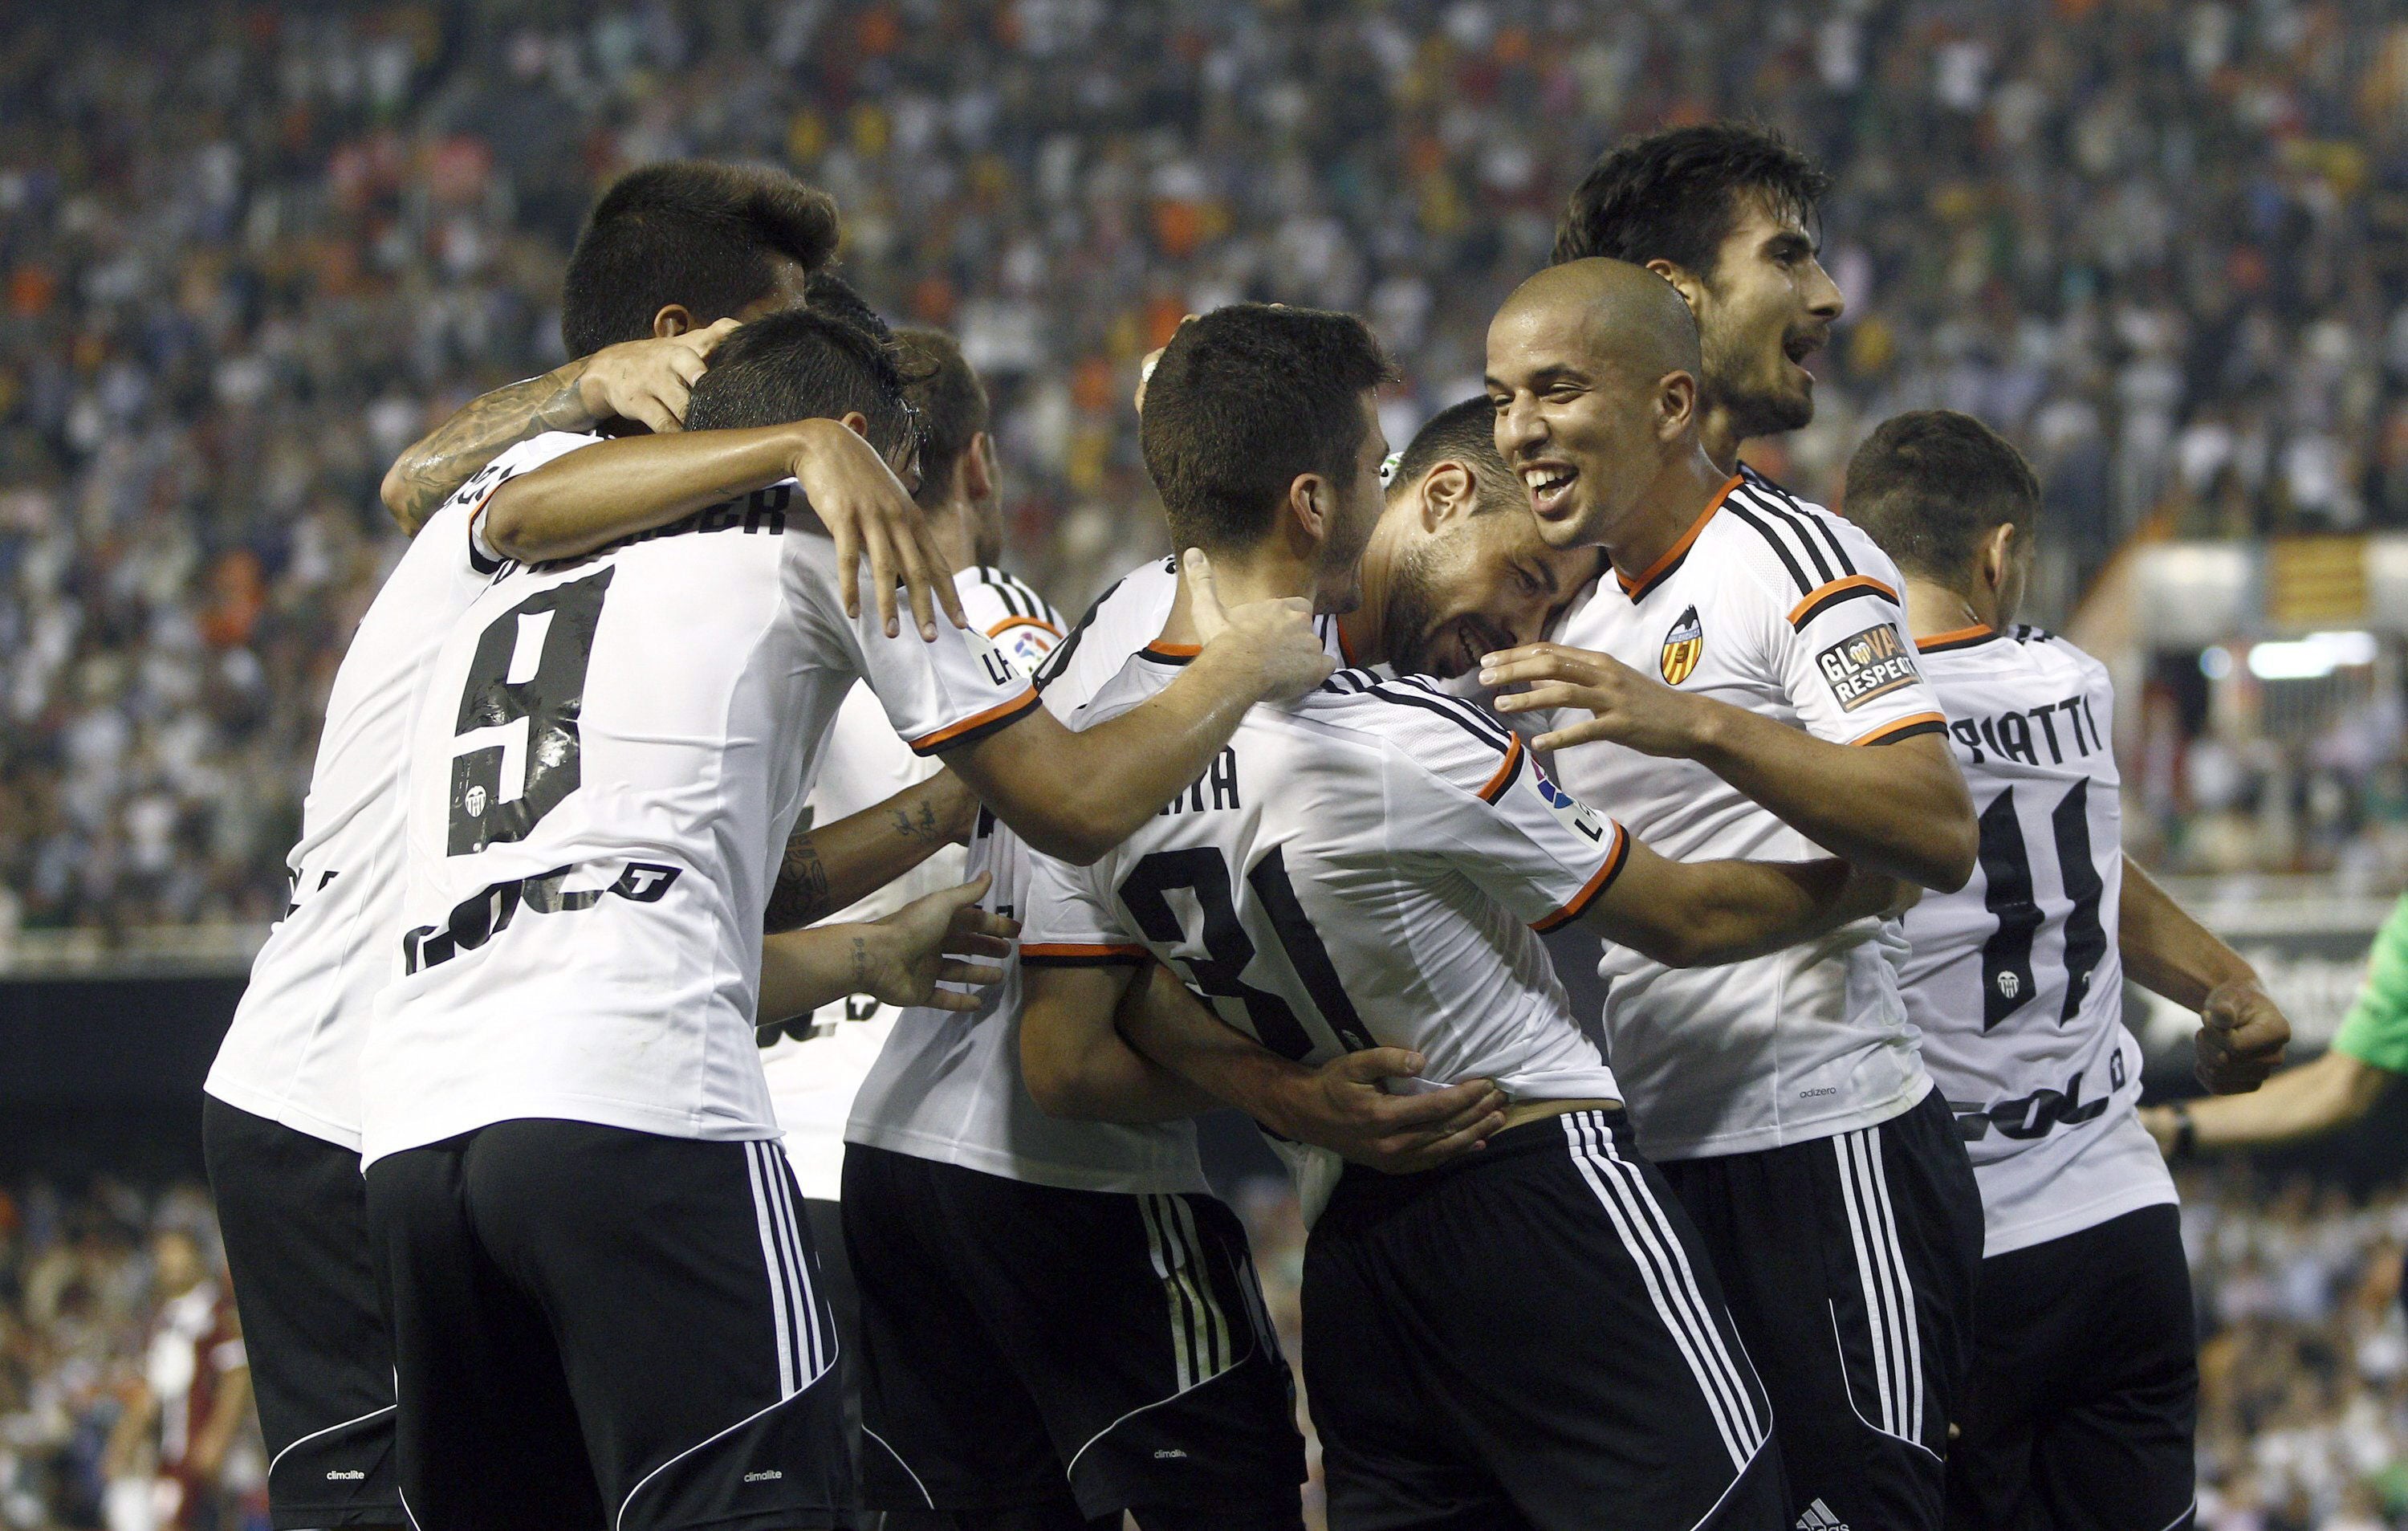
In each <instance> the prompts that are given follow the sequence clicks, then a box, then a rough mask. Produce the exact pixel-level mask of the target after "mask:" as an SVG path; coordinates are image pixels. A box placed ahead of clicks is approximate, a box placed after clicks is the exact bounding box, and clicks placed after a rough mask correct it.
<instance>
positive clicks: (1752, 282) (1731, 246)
mask: <svg viewBox="0 0 2408 1531" xmlns="http://www.w3.org/2000/svg"><path fill="white" fill-rule="evenodd" d="M1829 189H1830V178H1829V177H1828V176H1826V175H1825V174H1824V173H1823V172H1822V171H1821V170H1819V169H1817V168H1815V166H1814V165H1813V162H1811V161H1809V160H1808V159H1807V158H1806V157H1805V156H1804V155H1803V154H1800V153H1799V152H1798V151H1797V150H1795V149H1793V148H1791V147H1790V146H1789V144H1788V143H1787V142H1786V141H1785V140H1784V139H1783V138H1782V137H1781V136H1780V135H1779V134H1776V133H1773V132H1771V131H1770V130H1769V129H1766V128H1761V127H1756V126H1755V125H1753V124H1750V123H1698V124H1695V125H1693V126H1689V127H1675V128H1666V129H1664V130H1663V131H1661V132H1658V133H1651V134H1648V135H1647V136H1645V137H1639V138H1633V139H1630V140H1628V141H1627V142H1625V143H1623V144H1620V145H1618V146H1617V147H1615V148H1614V149H1613V150H1612V151H1611V152H1608V153H1607V154H1606V155H1605V156H1604V157H1603V158H1601V159H1599V160H1598V162H1597V164H1596V165H1595V166H1591V167H1590V169H1589V172H1588V174H1587V175H1585V176H1584V177H1582V178H1581V183H1580V185H1579V186H1578V187H1576V188H1575V189H1574V190H1573V192H1572V195H1571V201H1570V204H1569V205H1568V206H1567V207H1566V208H1565V209H1564V215H1563V219H1562V221H1561V222H1560V223H1559V224H1557V225H1556V228H1555V264H1557V265H1562V264H1564V263H1565V262H1567V261H1575V260H1584V259H1587V258H1589V257H1592V256H1599V255H1601V256H1604V257H1606V258H1607V259H1609V260H1618V261H1627V262H1629V263H1630V264H1632V265H1634V266H1644V267H1647V268H1648V269H1650V270H1652V271H1654V272H1656V274H1657V275H1658V276H1661V277H1662V278H1664V280H1665V281H1667V282H1670V283H1671V284H1672V285H1673V286H1674V287H1676V288H1678V289H1679V290H1680V294H1681V296H1682V297H1683V298H1684V299H1685V300H1686V301H1687V302H1688V305H1689V309H1690V311H1692V312H1694V313H1695V314H1696V315H1697V316H1698V328H1699V332H1700V334H1701V335H1702V337H1703V339H1704V350H1705V355H1704V367H1703V370H1702V371H1701V372H1700V373H1699V378H1698V389H1699V422H1698V436H1699V441H1701V442H1703V444H1704V446H1705V450H1706V455H1707V457H1709V458H1710V459H1712V460H1713V465H1714V466H1715V467H1716V468H1719V469H1722V470H1723V471H1724V472H1726V473H1735V472H1740V471H1742V468H1741V466H1740V461H1739V451H1740V447H1741V444H1742V443H1743V442H1744V441H1747V439H1748V438H1750V437H1752V436H1771V435H1775V434H1777V433H1779V432H1782V431H1788V430H1796V429H1798V428H1799V427H1800V426H1804V425H1806V424H1807V423H1808V422H1809V421H1811V420H1813V418H1814V376H1813V373H1811V372H1809V371H1807V370H1806V368H1805V365H1804V364H1805V360H1806V358H1807V357H1808V356H1810V355H1812V354H1814V352H1815V351H1817V350H1819V349H1820V348H1821V347H1822V346H1823V344H1824V343H1825V342H1826V341H1827V340H1828V339H1829V338H1830V331H1831V325H1834V324H1835V323H1837V322H1838V321H1839V317H1840V313H1841V311H1842V309H1843V308H1844V307H1845V303H1844V301H1843V299H1842V296H1841V294H1840V289H1839V288H1838V287H1837V286H1836V285H1835V284H1833V282H1832V281H1831V278H1830V276H1829V275H1828V273H1827V272H1825V271H1824V269H1823V265H1822V262H1821V261H1819V260H1817V259H1816V258H1815V256H1816V247H1817V245H1818V244H1819V242H1820V230H1819V227H1818V224H1817V221H1816V217H1815V209H1816V206H1817V204H1819V203H1820V202H1821V201H1822V199H1823V195H1824V194H1825V193H1826V192H1828V190H1829Z"/></svg>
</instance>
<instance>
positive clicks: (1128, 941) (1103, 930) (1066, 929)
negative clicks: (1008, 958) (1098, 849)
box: [1020, 851, 1153, 967]
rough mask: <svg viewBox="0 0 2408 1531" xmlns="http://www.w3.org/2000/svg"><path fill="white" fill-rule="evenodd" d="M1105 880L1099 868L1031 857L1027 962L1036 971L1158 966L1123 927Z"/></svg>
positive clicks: (1024, 926) (1024, 942)
mask: <svg viewBox="0 0 2408 1531" xmlns="http://www.w3.org/2000/svg"><path fill="white" fill-rule="evenodd" d="M1110 861H1111V858H1110V857H1107V858H1105V860H1104V862H1102V863H1098V865H1099V866H1100V865H1104V864H1109V862H1110ZM1103 875H1104V874H1102V873H1101V872H1099V871H1098V870H1097V868H1093V867H1077V866H1072V865H1070V864H1069V863H1068V861H1061V860H1056V859H1054V858H1053V857H1051V856H1045V855H1040V854H1039V853H1038V852H1036V851H1030V852H1029V853H1028V896H1027V898H1026V899H1025V901H1023V903H1022V904H1021V926H1020V960H1021V961H1022V962H1024V963H1025V964H1027V965H1029V966H1031V967H1114V966H1122V965H1127V964H1133V963H1139V962H1147V961H1151V960H1153V954H1152V953H1151V952H1150V951H1148V950H1147V948H1146V946H1145V943H1144V942H1142V941H1140V940H1139V939H1138V937H1137V934H1136V932H1132V931H1130V930H1129V929H1128V927H1127V926H1126V925H1125V924H1124V923H1123V922H1122V920H1121V917H1120V915H1119V914H1118V912H1117V911H1116V910H1115V909H1114V908H1113V905H1112V902H1111V898H1110V897H1109V896H1108V895H1107V894H1106V893H1105V892H1104V890H1103V888H1102V887H1101V884H1100V879H1101V877H1102V876H1103Z"/></svg>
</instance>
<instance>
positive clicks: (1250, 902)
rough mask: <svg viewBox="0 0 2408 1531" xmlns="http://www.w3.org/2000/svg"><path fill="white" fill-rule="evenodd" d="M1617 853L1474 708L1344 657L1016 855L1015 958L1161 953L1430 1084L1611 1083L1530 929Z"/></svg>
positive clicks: (1264, 1010)
mask: <svg viewBox="0 0 2408 1531" xmlns="http://www.w3.org/2000/svg"><path fill="white" fill-rule="evenodd" d="M1179 662H1180V661H1179V660H1178V659H1177V658H1175V657H1165V656H1162V655H1159V654H1156V653H1154V651H1151V650H1149V651H1146V652H1143V653H1140V655H1139V656H1138V657H1136V658H1134V659H1132V660H1131V661H1130V662H1129V665H1128V667H1127V669H1126V670H1125V671H1124V672H1123V673H1122V675H1121V676H1120V678H1119V679H1117V680H1115V681H1114V682H1113V683H1112V684H1111V685H1110V686H1106V687H1105V688H1104V690H1103V691H1102V692H1101V693H1099V694H1098V695H1097V698H1096V700H1095V701H1094V702H1092V703H1090V704H1089V706H1088V708H1087V711H1088V713H1089V714H1090V715H1093V716H1094V717H1095V718H1097V719H1098V720H1100V719H1102V718H1107V717H1111V716H1113V715H1117V714H1119V713H1122V712H1125V711H1126V710H1128V709H1129V708H1130V707H1133V706H1135V705H1137V704H1138V703H1140V702H1141V701H1144V700H1145V699H1146V698H1148V697H1150V696H1153V695H1154V693H1155V692H1157V691H1159V690H1161V689H1162V687H1163V686H1167V685H1168V684H1169V682H1170V679H1171V677H1172V676H1174V675H1175V674H1176V673H1177V669H1176V666H1177V665H1178V663H1179ZM1626 850H1627V845H1626V841H1625V837H1624V834H1623V831H1622V830H1621V828H1620V826H1618V825H1616V824H1614V823H1613V822H1612V821H1611V820H1608V819H1605V818H1601V817H1599V816H1597V815H1596V814H1593V813H1591V812H1590V811H1589V810H1588V809H1586V808H1584V807H1583V806H1582V805H1581V804H1580V803H1579V802H1575V801H1573V800H1572V799H1571V798H1570V797H1568V796H1567V795H1566V794H1565V793H1564V792H1563V791H1561V790H1560V789H1559V788H1557V787H1555V784H1554V783H1553V782H1551V781H1550V780H1548V779H1547V776H1546V774H1545V773H1544V772H1543V771H1542V770H1541V767H1540V765H1539V762H1538V761H1537V760H1536V759H1535V758H1532V757H1531V756H1530V754H1529V752H1528V751H1527V750H1526V749H1524V748H1523V746H1522V744H1521V741H1520V740H1519V739H1518V738H1516V737H1515V736H1514V735H1513V734H1512V733H1511V732H1509V731H1508V730H1507V729H1504V728H1502V727H1500V726H1499V725H1498V724H1497V723H1496V722H1495V721H1494V720H1492V719H1491V718H1489V717H1488V716H1487V715H1486V714H1485V713H1484V712H1482V711H1481V710H1480V709H1478V708H1476V707H1473V706H1470V705H1468V704H1466V703H1463V702H1460V701H1455V699H1453V698H1450V697H1447V696H1445V695H1444V694H1443V693H1441V692H1440V691H1439V690H1438V689H1437V688H1436V687H1434V686H1429V685H1428V684H1426V682H1423V681H1420V680H1393V681H1391V680H1382V679H1380V678H1379V677H1377V676H1375V675H1373V674H1371V673H1370V672H1368V671H1360V670H1349V671H1340V672H1339V673H1338V674H1336V675H1334V676H1332V677H1331V678H1330V680H1329V681H1327V682H1326V683H1325V684H1324V685H1323V686H1321V687H1320V688H1319V689H1318V690H1316V691H1314V692H1312V694H1310V695H1308V696H1306V697H1305V698H1303V699H1302V700H1301V701H1297V702H1294V703H1292V704H1290V705H1287V706H1284V707H1272V706H1257V707H1255V708H1254V709H1253V710H1252V711H1251V712H1249V713H1248V714H1247V715H1246V718H1245V721H1244V723H1242V724H1241V725H1240V728H1239V729H1238V732H1237V736H1236V737H1235V738H1234V739H1233V740H1232V741H1231V743H1230V744H1229V746H1228V747H1227V748H1226V750H1224V751H1223V752H1222V755H1221V757H1220V758H1219V759H1218V760H1217V761H1216V762H1214V764H1213V766H1212V769H1211V771H1209V772H1207V773H1205V775H1204V776H1203V777H1201V778H1200V779H1198V780H1197V783H1196V785H1195V787H1192V788H1190V789H1189V790H1188V791H1187V792H1186V793H1185V794H1183V795H1182V796H1181V797H1179V798H1177V799H1174V800H1173V801H1172V802H1171V803H1170V805H1169V807H1168V808H1167V809H1166V810H1165V811H1164V812H1163V813H1162V814H1161V815H1159V816H1156V817H1155V818H1154V819H1153V820H1152V821H1151V822H1149V823H1148V824H1147V826H1146V827H1145V828H1143V829H1141V830H1139V831H1138V832H1137V833H1136V834H1135V835H1134V836H1132V837H1131V838H1130V839H1129V840H1128V842H1127V843H1126V844H1125V845H1121V846H1120V847H1119V848H1118V849H1116V850H1114V851H1112V852H1111V853H1110V854H1109V855H1107V856H1105V857H1104V859H1101V860H1099V861H1097V863H1096V864H1095V865H1093V866H1091V867H1073V866H1069V865H1068V864H1066V863H1063V862H1059V861H1055V860H1054V859H1050V858H1046V857H1039V858H1036V872H1035V875H1034V880H1033V886H1032V889H1031V893H1030V898H1029V907H1028V914H1027V925H1026V929H1025V930H1024V931H1023V932H1022V937H1021V960H1022V961H1023V962H1024V963H1027V964H1030V965H1038V964H1043V963H1056V964H1061V963H1095V962H1143V961H1146V960H1150V959H1160V960H1164V961H1166V962H1169V963H1171V964H1172V966H1173V970H1174V971H1175V972H1177V973H1178V974H1179V975H1181V976H1182V977H1183V978H1184V979H1185V980H1186V981H1187V984H1188V987H1189V988H1190V989H1193V990H1195V991H1196V992H1197V994H1198V995H1199V996H1200V997H1201V998H1202V999H1203V1000H1204V1001H1205V1003H1206V1004H1211V1006H1212V1007H1213V1008H1214V1010H1215V1011H1216V1012H1218V1013H1219V1015H1220V1016H1221V1018H1223V1019H1224V1020H1226V1021H1227V1022H1228V1023H1229V1024H1230V1025H1232V1026H1236V1027H1239V1028H1240V1029H1242V1030H1243V1031H1245V1032H1246V1033H1248V1034H1250V1035H1252V1036H1254V1038H1255V1039H1256V1040H1258V1041H1260V1042H1261V1043H1262V1044H1263V1045H1264V1046H1265V1047H1269V1048H1270V1049H1271V1050H1272V1051H1274V1052H1278V1053H1280V1054H1282V1055H1283V1056H1285V1057H1288V1058H1291V1059H1294V1060H1297V1062H1306V1063H1319V1062H1325V1061H1326V1060H1328V1059H1331V1058H1334V1057H1337V1056H1339V1055H1340V1054H1341V1053H1345V1052H1354V1051H1360V1050H1363V1049H1365V1048H1369V1047H1382V1046H1388V1047H1412V1048H1415V1049H1417V1050H1419V1051H1420V1052H1421V1053H1422V1054H1423V1056H1424V1057H1425V1058H1426V1060H1427V1074H1428V1076H1429V1078H1430V1079H1431V1080H1434V1081H1436V1082H1438V1083H1441V1084H1443V1083H1448V1082H1452V1081H1454V1080H1457V1079H1465V1078H1471V1077H1474V1076H1486V1077H1490V1078H1493V1079H1495V1080H1496V1081H1497V1084H1498V1088H1499V1089H1501V1090H1504V1091H1505V1092H1506V1093H1507V1094H1509V1095H1511V1096H1512V1097H1513V1098H1514V1099H1516V1100H1583V1099H1596V1100H1617V1099H1619V1098H1620V1097H1621V1093H1622V1091H1621V1089H1620V1087H1619V1086H1618V1085H1617V1084H1616V1083H1615V1082H1614V1075H1613V1072H1612V1071H1610V1070H1609V1069H1608V1068H1607V1067H1606V1065H1605V1060H1604V1059H1603V1058H1602V1057H1600V1056H1599V1055H1598V1049H1597V1046H1596V1044H1595V1043H1594V1042H1593V1041H1592V1040H1591V1039H1590V1038H1589V1037H1588V1036H1587V1035H1585V1034H1584V1033H1582V1031H1581V1030H1580V1028H1579V1026H1578V1025H1577V1024H1576V1023H1575V1022H1574V1021H1573V1019H1572V1018H1571V1013H1570V1006H1569V1004H1568V1002H1567V1001H1566V999H1565V997H1564V991H1563V988H1562V986H1561V985H1560V984H1558V983H1557V982H1556V981H1555V969H1554V968H1553V966H1551V965H1550V964H1549V962H1548V960H1547V958H1546V953H1545V949H1544V947H1543V946H1541V944H1540V942H1539V939H1538V937H1537V935H1535V934H1533V933H1532V932H1534V931H1540V932H1543V931H1547V930H1552V929H1554V928H1555V927H1557V926H1560V925H1563V924H1566V923H1569V922H1570V921H1571V920H1573V919H1575V918H1577V917H1579V916H1580V914H1581V912H1582V911H1583V910H1584V909H1586V908H1587V907H1588V905H1589V903H1591V902H1592V901H1593V900H1595V899H1596V898H1597V897H1598V895H1599V894H1600V893H1602V892H1603V891H1604V889H1605V888H1607V887H1608V886H1609V885H1610V884H1611V883H1612V882H1613V877H1614V874H1616V873H1617V872H1618V871H1619V870H1620V869H1621V866H1622V862H1623V858H1624V856H1625V854H1626ZM1309 1185H1310V1182H1308V1186H1309Z"/></svg>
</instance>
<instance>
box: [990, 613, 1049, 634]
mask: <svg viewBox="0 0 2408 1531" xmlns="http://www.w3.org/2000/svg"><path fill="white" fill-rule="evenodd" d="M1012 628H1044V629H1045V630H1046V631H1047V632H1050V633H1052V634H1053V635H1054V637H1056V638H1059V637H1061V636H1062V629H1061V628H1057V627H1055V626H1054V624H1053V623H1051V622H1048V621H1046V620H1045V619H1044V618H1043V617H1041V616H1008V617H1005V618H1004V619H1003V620H1002V621H1000V622H998V623H996V625H995V626H994V627H992V628H987V629H986V635H987V636H988V637H989V638H1000V637H1002V636H1003V635H1004V634H1005V633H1007V632H1010V631H1011V629H1012Z"/></svg>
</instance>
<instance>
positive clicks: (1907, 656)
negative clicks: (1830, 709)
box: [1814, 622, 1923, 713]
mask: <svg viewBox="0 0 2408 1531" xmlns="http://www.w3.org/2000/svg"><path fill="white" fill-rule="evenodd" d="M1814 665H1815V668H1816V669H1818V670H1820V671H1822V672H1823V679H1824V681H1825V682H1826V683H1827V684H1828V685H1829V686H1830V687H1831V695H1832V696H1833V697H1835V698H1837V699H1838V701H1839V703H1840V710H1841V711H1842V712H1843V713H1853V712H1855V711H1856V709H1857V708H1859V707H1861V706H1863V705H1864V704H1865V703H1866V702H1868V701H1872V700H1873V699H1874V698H1875V697H1885V696H1887V695H1889V693H1891V692H1892V691H1895V690H1898V689H1899V687H1900V686H1913V685H1914V683H1915V682H1917V681H1919V680H1921V679H1922V678H1923V676H1922V672H1919V671H1917V670H1916V669H1915V668H1914V652H1913V651H1912V650H1910V649H1909V648H1908V647H1907V646H1906V641H1905V640H1904V639H1902V638H1900V637H1899V634H1898V628H1897V627H1896V626H1895V625H1894V624H1892V623H1888V622H1883V623H1878V624H1876V625H1874V626H1872V627H1870V628H1866V629H1865V630H1864V631H1862V632H1859V633H1856V634H1854V635H1852V636H1850V637H1847V638H1842V639H1841V640H1840V641H1839V642H1838V643H1833V644H1832V645H1831V646H1830V647H1829V648H1827V649H1825V650H1824V651H1823V652H1822V653H1820V654H1817V655H1816V656H1814Z"/></svg>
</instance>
